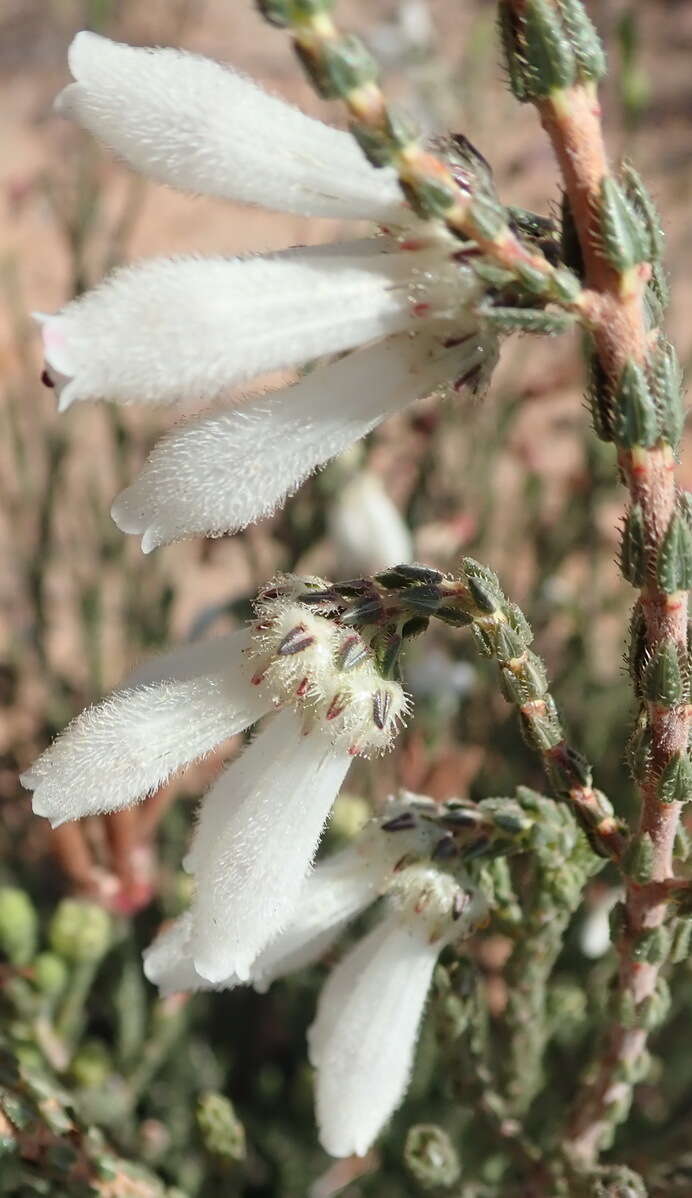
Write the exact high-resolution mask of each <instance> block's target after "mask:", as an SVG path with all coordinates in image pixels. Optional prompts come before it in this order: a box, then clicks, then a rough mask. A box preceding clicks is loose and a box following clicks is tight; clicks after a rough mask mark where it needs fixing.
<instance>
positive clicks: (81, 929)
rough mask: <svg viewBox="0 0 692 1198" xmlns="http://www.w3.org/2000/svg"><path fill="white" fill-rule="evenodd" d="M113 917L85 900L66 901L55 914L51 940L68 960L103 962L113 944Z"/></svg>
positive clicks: (51, 927) (50, 930)
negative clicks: (101, 960) (102, 959)
mask: <svg viewBox="0 0 692 1198" xmlns="http://www.w3.org/2000/svg"><path fill="white" fill-rule="evenodd" d="M111 935H112V927H111V918H110V916H109V915H108V913H107V912H106V911H104V910H103V908H102V907H98V906H97V905H96V904H95V903H88V902H84V901H82V900H81V899H63V900H62V902H61V903H59V904H58V907H57V909H56V911H55V914H54V915H53V918H52V920H51V923H50V927H49V930H48V939H49V942H50V946H51V948H52V949H53V951H54V952H56V953H58V954H59V955H60V956H61V957H63V958H64V959H65V960H66V961H72V962H73V963H74V964H75V965H76V964H83V963H84V964H85V963H87V962H89V961H94V962H95V961H100V959H101V957H103V956H105V954H106V953H107V952H108V949H109V947H110V943H111Z"/></svg>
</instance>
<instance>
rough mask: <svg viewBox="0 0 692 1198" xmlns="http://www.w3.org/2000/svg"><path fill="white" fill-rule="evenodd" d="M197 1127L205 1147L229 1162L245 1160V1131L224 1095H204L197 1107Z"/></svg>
mask: <svg viewBox="0 0 692 1198" xmlns="http://www.w3.org/2000/svg"><path fill="white" fill-rule="evenodd" d="M197 1125H198V1127H199V1130H200V1132H201V1135H202V1140H203V1142H204V1147H205V1148H206V1150H207V1152H209V1153H211V1154H212V1155H213V1156H216V1157H221V1158H223V1159H224V1160H227V1161H242V1160H244V1159H245V1129H244V1128H243V1125H242V1123H241V1122H240V1120H239V1119H238V1116H237V1115H236V1113H235V1111H234V1109H233V1105H232V1103H231V1102H230V1101H229V1099H228V1098H225V1097H224V1095H223V1094H216V1093H210V1094H204V1095H202V1097H201V1098H200V1100H199V1104H198V1106H197Z"/></svg>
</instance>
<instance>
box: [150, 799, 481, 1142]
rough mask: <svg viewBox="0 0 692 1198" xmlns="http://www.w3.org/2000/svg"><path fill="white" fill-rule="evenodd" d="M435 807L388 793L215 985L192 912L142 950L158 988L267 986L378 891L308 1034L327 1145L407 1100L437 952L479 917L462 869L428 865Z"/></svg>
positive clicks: (368, 1131)
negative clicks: (286, 913)
mask: <svg viewBox="0 0 692 1198" xmlns="http://www.w3.org/2000/svg"><path fill="white" fill-rule="evenodd" d="M436 811H437V805H436V804H435V803H434V802H433V801H432V800H430V799H426V798H425V797H424V796H420V795H408V794H406V793H402V795H401V796H400V797H399V798H397V799H390V800H389V801H388V802H387V803H386V805H385V808H384V811H383V812H382V813H381V814H380V816H379V817H377V818H375V819H372V820H371V821H370V822H369V823H368V824H366V826H365V827H364V828H363V829H362V831H361V832H360V833H359V835H358V836H357V837H356V838H355V840H354V841H353V842H352V843H351V844H350V845H348V846H347V847H346V848H345V849H342V850H341V851H340V852H337V853H335V854H333V855H332V856H330V857H327V858H325V859H324V860H322V861H321V862H320V863H319V864H318V865H317V866H316V868H315V869H314V870H313V871H312V873H311V874H310V875H309V876H308V877H307V878H306V880H305V881H304V882H303V885H302V889H301V892H300V897H299V901H298V903H297V904H296V907H295V910H294V915H293V918H292V919H291V920H290V922H289V923H288V924H287V926H286V927H285V929H284V930H283V931H282V932H280V933H279V934H278V935H277V936H276V938H275V939H274V940H273V941H271V942H270V943H269V944H268V945H267V947H266V948H265V949H264V950H263V951H262V952H261V953H260V954H259V955H258V957H257V958H256V959H255V962H254V964H253V966H252V969H251V971H250V974H249V977H248V978H241V977H239V976H238V975H237V974H230V975H229V976H228V977H227V978H225V979H224V980H223V981H222V982H220V983H217V984H212V983H210V982H209V980H208V979H207V978H205V977H204V976H202V975H200V973H199V971H198V969H197V968H196V966H195V960H194V925H193V916H192V913H191V912H185V913H184V914H183V915H181V916H180V917H179V918H178V919H176V920H174V921H173V923H172V924H170V925H169V926H167V927H165V928H164V929H163V931H162V932H160V933H159V935H158V936H157V938H156V940H155V941H154V942H153V944H151V945H150V947H149V948H148V949H147V950H146V951H145V953H144V970H145V973H146V975H147V977H148V978H149V980H150V981H152V982H154V983H155V984H156V985H158V987H159V989H160V991H161V993H162V995H168V994H171V993H174V992H176V991H181V990H210V989H232V988H234V987H235V986H238V985H240V984H241V983H242V982H243V981H249V982H250V983H251V984H252V985H253V986H254V987H255V989H256V990H259V991H264V990H266V989H267V988H268V987H269V986H270V985H271V983H272V982H273V981H275V980H276V979H277V978H280V977H284V976H286V975H287V974H290V973H293V972H294V971H296V970H298V969H303V968H305V967H306V966H307V965H311V964H313V963H314V962H315V961H317V960H319V959H320V958H321V957H323V956H324V955H325V953H327V952H328V951H329V950H331V949H332V948H333V946H334V944H335V942H336V941H337V939H338V937H339V936H340V934H341V933H342V932H343V931H344V929H345V928H346V926H347V925H348V924H349V923H351V922H352V921H353V920H354V919H356V918H357V917H358V916H359V915H361V914H362V912H363V911H365V910H366V908H367V907H369V906H370V905H371V904H373V903H375V902H376V901H377V900H378V899H380V898H381V897H382V896H384V904H385V906H384V911H383V913H382V915H381V918H380V920H379V921H378V922H377V923H376V924H375V925H374V927H373V928H372V930H371V931H370V932H369V933H367V934H366V935H365V936H364V937H363V938H362V939H361V940H359V941H357V942H356V943H355V944H354V945H353V947H352V948H351V949H350V950H349V951H348V952H347V953H346V954H345V955H344V956H343V958H342V960H341V961H340V962H339V964H338V965H337V966H336V967H335V968H334V969H333V970H332V972H331V974H330V975H329V977H328V979H327V982H326V984H325V986H324V988H323V990H322V994H321V996H320V999H319V1002H318V1007H317V1013H316V1018H315V1021H314V1023H313V1025H312V1027H311V1029H310V1031H309V1034H308V1041H309V1051H310V1059H311V1062H312V1064H313V1066H314V1067H315V1070H316V1083H315V1101H316V1113H317V1121H318V1125H319V1129H320V1141H321V1143H322V1146H323V1147H324V1148H325V1150H326V1151H327V1152H329V1153H330V1154H331V1155H333V1156H350V1155H352V1154H354V1153H355V1154H357V1155H361V1156H362V1155H364V1154H365V1153H366V1152H367V1151H368V1149H369V1148H370V1147H371V1145H372V1144H373V1143H374V1141H375V1140H376V1139H377V1137H378V1135H379V1134H380V1132H381V1131H382V1128H383V1127H384V1125H385V1124H386V1122H387V1121H388V1119H389V1118H390V1116H391V1115H392V1114H393V1112H394V1111H395V1110H396V1108H397V1107H398V1106H399V1104H400V1103H401V1101H402V1100H403V1098H404V1095H405V1093H406V1089H407V1086H408V1081H409V1077H410V1074H411V1069H412V1065H413V1059H414V1055H415V1049H416V1043H417V1039H418V1032H419V1027H420V1023H421V1019H422V1015H423V1010H424V1006H425V1001H426V996H427V993H428V990H429V987H430V982H431V978H432V974H433V970H434V968H435V964H436V962H437V959H438V956H439V954H440V952H441V951H442V949H443V948H444V947H445V946H446V945H448V944H451V943H453V942H455V941H460V940H462V939H465V938H467V937H469V936H470V935H472V934H473V932H474V931H475V930H476V928H477V927H478V926H479V925H480V924H481V923H483V921H484V920H485V918H486V914H487V905H486V902H485V899H484V898H483V897H482V896H481V894H480V893H479V891H478V890H477V889H475V888H474V887H473V886H472V885H471V884H470V882H469V879H468V878H467V877H466V875H465V873H464V871H463V870H462V871H461V877H460V878H456V877H454V876H452V875H451V874H449V873H446V872H443V871H442V870H441V869H439V868H438V867H437V866H436V865H435V864H434V858H435V846H436V845H437V844H439V837H440V831H439V827H438V824H437V821H436Z"/></svg>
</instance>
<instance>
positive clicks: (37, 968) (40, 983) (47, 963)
mask: <svg viewBox="0 0 692 1198" xmlns="http://www.w3.org/2000/svg"><path fill="white" fill-rule="evenodd" d="M33 971H34V985H35V986H36V988H37V990H40V991H41V994H44V995H45V996H46V998H57V997H58V995H59V994H61V993H62V991H63V990H64V989H65V984H66V982H67V977H68V970H67V966H66V964H65V962H64V961H63V959H62V957H58V956H57V955H56V954H55V953H48V952H45V953H39V954H38V956H37V957H36V959H35V961H34V964H33Z"/></svg>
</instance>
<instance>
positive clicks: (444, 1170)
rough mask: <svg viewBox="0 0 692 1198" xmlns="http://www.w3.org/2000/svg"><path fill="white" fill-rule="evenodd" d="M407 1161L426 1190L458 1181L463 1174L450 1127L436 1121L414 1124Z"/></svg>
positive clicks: (409, 1133) (422, 1187) (409, 1132)
mask: <svg viewBox="0 0 692 1198" xmlns="http://www.w3.org/2000/svg"><path fill="white" fill-rule="evenodd" d="M404 1163H405V1165H406V1168H407V1169H408V1171H409V1173H410V1174H411V1175H412V1177H413V1178H414V1180H415V1181H416V1182H417V1183H418V1185H419V1186H420V1187H421V1189H423V1190H434V1189H437V1188H438V1187H446V1188H448V1187H449V1186H452V1185H454V1183H455V1182H456V1181H458V1179H459V1176H460V1174H461V1166H460V1164H459V1158H458V1156H457V1153H456V1150H455V1148H454V1145H453V1144H452V1141H451V1140H450V1138H449V1136H448V1135H447V1132H446V1131H443V1130H442V1128H441V1127H437V1126H436V1125H435V1124H434V1123H418V1124H417V1125H416V1126H415V1127H411V1128H410V1129H409V1131H408V1134H407V1136H406V1143H405V1145H404Z"/></svg>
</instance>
